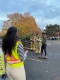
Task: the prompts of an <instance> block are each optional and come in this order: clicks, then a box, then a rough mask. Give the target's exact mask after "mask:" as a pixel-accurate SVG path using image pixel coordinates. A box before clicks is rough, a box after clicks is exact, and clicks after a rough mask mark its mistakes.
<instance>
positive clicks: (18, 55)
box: [2, 26, 28, 80]
mask: <svg viewBox="0 0 60 80" xmlns="http://www.w3.org/2000/svg"><path fill="white" fill-rule="evenodd" d="M2 50H3V53H4V55H5V58H6V74H7V76H8V78H9V80H26V73H25V68H24V60H25V59H26V58H27V53H28V50H26V51H24V49H23V45H22V43H21V41H20V40H19V38H18V30H17V28H16V27H13V26H12V27H10V28H9V29H8V30H7V33H6V35H5V36H4V38H3V40H2Z"/></svg>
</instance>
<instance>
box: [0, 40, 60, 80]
mask: <svg viewBox="0 0 60 80" xmlns="http://www.w3.org/2000/svg"><path fill="white" fill-rule="evenodd" d="M38 56H39V54H36V53H35V52H34V51H30V50H29V53H28V56H27V59H26V61H25V71H26V78H27V80H60V42H57V41H47V57H48V58H47V59H43V58H38ZM43 56H44V54H43ZM0 80H2V79H0ZM6 80H8V79H6Z"/></svg>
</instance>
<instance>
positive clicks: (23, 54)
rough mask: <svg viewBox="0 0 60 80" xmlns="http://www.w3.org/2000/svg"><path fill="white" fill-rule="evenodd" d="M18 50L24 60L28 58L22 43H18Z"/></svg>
mask: <svg viewBox="0 0 60 80" xmlns="http://www.w3.org/2000/svg"><path fill="white" fill-rule="evenodd" d="M17 50H18V53H19V55H20V58H21V60H22V61H24V60H26V58H27V54H25V52H24V49H23V46H22V45H21V44H19V45H18V48H17Z"/></svg>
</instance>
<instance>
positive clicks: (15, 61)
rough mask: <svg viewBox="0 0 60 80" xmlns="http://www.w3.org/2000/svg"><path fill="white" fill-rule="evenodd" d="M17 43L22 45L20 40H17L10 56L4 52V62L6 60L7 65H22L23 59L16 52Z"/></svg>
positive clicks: (15, 66)
mask: <svg viewBox="0 0 60 80" xmlns="http://www.w3.org/2000/svg"><path fill="white" fill-rule="evenodd" d="M19 44H21V45H22V43H21V42H20V41H18V42H17V43H16V46H15V47H14V48H13V49H12V54H11V56H10V55H9V54H6V62H7V65H8V66H11V67H14V68H18V67H20V66H23V65H24V61H21V59H20V56H19V54H18V52H17V47H18V45H19Z"/></svg>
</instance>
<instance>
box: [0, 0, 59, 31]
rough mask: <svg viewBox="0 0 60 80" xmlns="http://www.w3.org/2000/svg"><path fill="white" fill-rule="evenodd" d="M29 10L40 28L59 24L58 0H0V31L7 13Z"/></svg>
mask: <svg viewBox="0 0 60 80" xmlns="http://www.w3.org/2000/svg"><path fill="white" fill-rule="evenodd" d="M17 12H18V13H22V14H24V13H25V12H29V13H30V15H31V16H33V17H34V18H35V21H36V23H37V25H38V27H39V28H40V29H44V28H45V27H46V25H49V24H52V25H54V24H58V25H60V0H0V31H1V29H2V24H3V22H4V21H6V20H7V15H8V14H13V13H17Z"/></svg>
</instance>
